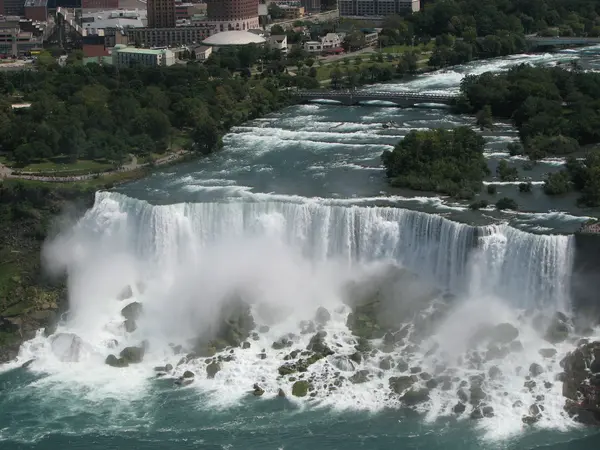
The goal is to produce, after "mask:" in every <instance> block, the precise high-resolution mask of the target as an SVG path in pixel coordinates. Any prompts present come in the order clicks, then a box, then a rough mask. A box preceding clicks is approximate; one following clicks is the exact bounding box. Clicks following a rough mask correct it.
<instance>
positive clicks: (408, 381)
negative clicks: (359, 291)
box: [389, 376, 415, 395]
mask: <svg viewBox="0 0 600 450" xmlns="http://www.w3.org/2000/svg"><path fill="white" fill-rule="evenodd" d="M414 383H415V381H414V380H413V379H412V377H409V376H400V377H391V378H390V379H389V386H390V389H391V390H392V391H393V392H395V393H396V394H398V395H400V394H402V393H403V392H404V391H405V390H406V389H408V388H409V387H411V386H412V385H413V384H414Z"/></svg>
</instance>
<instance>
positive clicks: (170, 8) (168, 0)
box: [146, 0, 175, 28]
mask: <svg viewBox="0 0 600 450" xmlns="http://www.w3.org/2000/svg"><path fill="white" fill-rule="evenodd" d="M146 8H147V10H148V28H172V27H174V26H175V0H148V3H147V4H146Z"/></svg>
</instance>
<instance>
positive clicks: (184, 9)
mask: <svg viewBox="0 0 600 450" xmlns="http://www.w3.org/2000/svg"><path fill="white" fill-rule="evenodd" d="M201 15H204V16H205V15H206V3H182V2H176V3H175V20H183V19H191V18H192V17H194V16H201Z"/></svg>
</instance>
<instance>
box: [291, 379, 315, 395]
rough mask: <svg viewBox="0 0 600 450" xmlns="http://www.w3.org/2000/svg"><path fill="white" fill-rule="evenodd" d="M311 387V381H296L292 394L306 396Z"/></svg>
mask: <svg viewBox="0 0 600 450" xmlns="http://www.w3.org/2000/svg"><path fill="white" fill-rule="evenodd" d="M310 387H311V385H310V383H309V382H308V381H306V380H299V381H296V382H295V383H294V384H293V385H292V395H293V396H294V397H306V395H307V394H308V389H309V388H310Z"/></svg>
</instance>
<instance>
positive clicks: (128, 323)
mask: <svg viewBox="0 0 600 450" xmlns="http://www.w3.org/2000/svg"><path fill="white" fill-rule="evenodd" d="M123 325H125V331H127V332H128V333H133V332H134V331H135V330H137V324H136V323H135V320H132V319H127V320H125V322H123Z"/></svg>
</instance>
